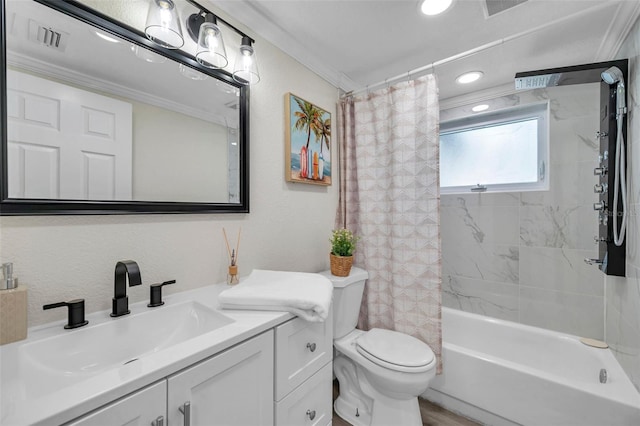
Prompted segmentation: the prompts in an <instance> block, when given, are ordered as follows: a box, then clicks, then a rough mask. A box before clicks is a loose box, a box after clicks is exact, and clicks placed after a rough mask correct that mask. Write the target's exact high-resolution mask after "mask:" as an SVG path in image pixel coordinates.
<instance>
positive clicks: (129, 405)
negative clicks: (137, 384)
mask: <svg viewBox="0 0 640 426" xmlns="http://www.w3.org/2000/svg"><path fill="white" fill-rule="evenodd" d="M166 401H167V381H166V380H162V381H161V382H158V383H156V384H155V385H151V386H149V387H148V388H145V389H142V390H139V391H137V392H135V393H133V394H131V395H128V396H126V397H124V398H122V399H119V400H117V401H115V402H112V403H111V404H108V405H106V406H104V407H102V408H100V409H98V410H96V411H94V412H93V413H91V414H88V415H86V416H84V417H81V418H80V419H76V420H74V421H72V422H71V423H67V426H96V425H112V426H116V425H127V426H148V425H152V424H157V423H154V422H157V420H158V418H162V419H164V420H163V421H164V424H167V421H166V418H167V403H166Z"/></svg>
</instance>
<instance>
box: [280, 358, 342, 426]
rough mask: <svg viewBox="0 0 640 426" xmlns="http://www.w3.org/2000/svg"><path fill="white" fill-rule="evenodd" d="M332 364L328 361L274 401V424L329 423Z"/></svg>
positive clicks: (318, 425)
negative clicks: (291, 390) (279, 399)
mask: <svg viewBox="0 0 640 426" xmlns="http://www.w3.org/2000/svg"><path fill="white" fill-rule="evenodd" d="M332 366H333V364H332V363H331V362H330V363H328V364H327V365H325V366H324V367H322V368H321V369H320V371H318V372H317V373H316V374H314V375H313V376H311V377H310V378H309V379H308V380H307V381H306V382H304V383H303V384H301V385H300V386H299V387H297V388H296V389H295V390H294V391H293V392H291V393H290V394H289V395H287V396H286V397H285V398H284V399H283V400H282V401H280V402H278V403H276V425H278V426H324V425H327V424H330V423H331V416H332V415H333V406H332V405H331V396H332V389H333V380H332V379H333V375H332V373H333V371H332Z"/></svg>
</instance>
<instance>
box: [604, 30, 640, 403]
mask: <svg viewBox="0 0 640 426" xmlns="http://www.w3.org/2000/svg"><path fill="white" fill-rule="evenodd" d="M618 58H621V59H622V58H629V80H630V81H628V82H627V84H626V87H627V91H628V92H627V107H628V110H629V112H628V116H627V119H628V126H629V127H628V131H629V134H628V140H627V157H628V164H627V167H628V176H630V187H631V188H630V192H631V194H630V210H629V214H630V216H629V225H628V229H627V237H626V238H627V239H626V242H627V276H626V277H625V278H618V277H606V279H605V297H606V319H605V338H606V341H607V343H609V345H610V346H611V348H612V350H613V351H614V353H615V355H616V358H617V359H618V361H619V362H620V364H621V365H622V367H623V368H624V369H625V371H626V372H627V375H628V376H629V377H630V378H631V380H632V381H633V383H634V385H635V386H636V388H638V390H640V247H639V245H640V218H639V216H640V116H639V114H640V79H639V77H640V21H638V22H636V24H635V26H634V28H633V29H632V30H631V33H630V35H629V36H628V37H627V39H626V40H625V42H624V43H623V46H622V48H621V49H620V52H619V53H618Z"/></svg>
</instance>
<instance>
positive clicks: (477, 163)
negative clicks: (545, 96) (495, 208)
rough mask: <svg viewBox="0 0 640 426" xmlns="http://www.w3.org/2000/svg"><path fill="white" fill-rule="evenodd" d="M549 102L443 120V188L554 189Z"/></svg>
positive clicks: (457, 190) (454, 190) (458, 190)
mask: <svg viewBox="0 0 640 426" xmlns="http://www.w3.org/2000/svg"><path fill="white" fill-rule="evenodd" d="M547 116H548V112H547V104H546V103H545V104H536V105H531V106H527V107H520V108H513V109H509V110H502V111H499V112H495V113H490V114H482V115H477V116H473V117H468V118H464V119H460V120H455V121H449V122H446V123H442V124H441V126H440V189H441V192H442V193H462V192H465V193H468V192H470V191H481V192H484V191H497V192H501V191H502V192H504V191H540V190H547V189H549V184H548V177H547V176H546V174H547V173H546V164H547V162H548V151H549V150H548V139H549V138H548V124H547V123H548V118H547Z"/></svg>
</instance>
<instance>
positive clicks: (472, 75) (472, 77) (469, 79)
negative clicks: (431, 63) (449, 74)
mask: <svg viewBox="0 0 640 426" xmlns="http://www.w3.org/2000/svg"><path fill="white" fill-rule="evenodd" d="M483 75H484V73H483V72H482V71H471V72H466V73H464V74H462V75H459V76H458V78H456V82H457V83H459V84H469V83H473V82H474V81H476V80H479V79H480V77H482V76H483Z"/></svg>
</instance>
